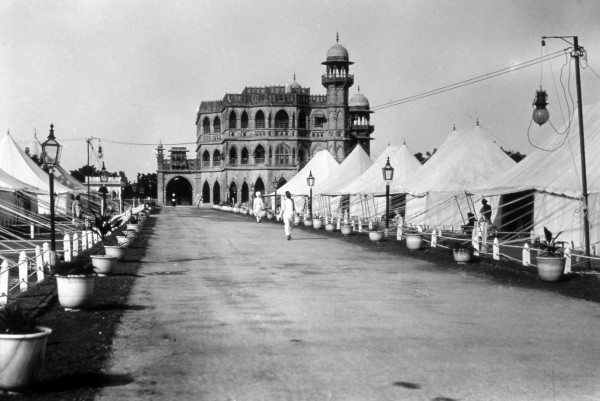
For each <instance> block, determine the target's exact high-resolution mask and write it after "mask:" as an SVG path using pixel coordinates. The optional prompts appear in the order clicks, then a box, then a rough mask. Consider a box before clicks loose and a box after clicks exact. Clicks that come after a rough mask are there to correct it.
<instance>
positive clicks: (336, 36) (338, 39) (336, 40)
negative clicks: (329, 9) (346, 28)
mask: <svg viewBox="0 0 600 401" xmlns="http://www.w3.org/2000/svg"><path fill="white" fill-rule="evenodd" d="M335 42H336V43H340V33H339V32H336V33H335Z"/></svg>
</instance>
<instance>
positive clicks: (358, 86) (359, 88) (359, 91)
mask: <svg viewBox="0 0 600 401" xmlns="http://www.w3.org/2000/svg"><path fill="white" fill-rule="evenodd" d="M358 93H360V85H358Z"/></svg>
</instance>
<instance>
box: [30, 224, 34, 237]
mask: <svg viewBox="0 0 600 401" xmlns="http://www.w3.org/2000/svg"><path fill="white" fill-rule="evenodd" d="M29 238H31V239H34V238H35V226H34V225H33V224H30V225H29Z"/></svg>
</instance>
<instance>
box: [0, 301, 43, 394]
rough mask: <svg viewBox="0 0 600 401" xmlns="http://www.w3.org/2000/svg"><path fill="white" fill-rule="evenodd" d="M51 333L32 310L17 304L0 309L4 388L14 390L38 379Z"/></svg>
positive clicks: (0, 370)
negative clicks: (38, 322)
mask: <svg viewBox="0 0 600 401" xmlns="http://www.w3.org/2000/svg"><path fill="white" fill-rule="evenodd" d="M51 333H52V330H51V329H49V328H48V327H42V326H38V325H37V319H36V318H35V317H34V315H33V314H32V313H29V314H28V313H25V312H24V311H23V310H22V309H21V308H19V307H17V306H13V305H7V306H6V307H4V308H3V309H0V389H2V390H7V391H14V390H19V389H22V388H25V387H27V386H28V385H30V384H32V383H34V382H35V379H36V378H37V376H38V374H39V372H40V371H41V369H42V365H43V362H44V357H45V356H46V343H47V341H48V337H49V336H50V334H51Z"/></svg>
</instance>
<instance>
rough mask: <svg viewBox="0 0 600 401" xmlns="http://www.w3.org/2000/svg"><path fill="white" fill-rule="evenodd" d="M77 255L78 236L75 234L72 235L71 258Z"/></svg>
mask: <svg viewBox="0 0 600 401" xmlns="http://www.w3.org/2000/svg"><path fill="white" fill-rule="evenodd" d="M77 255H79V235H77V233H74V234H73V257H77Z"/></svg>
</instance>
